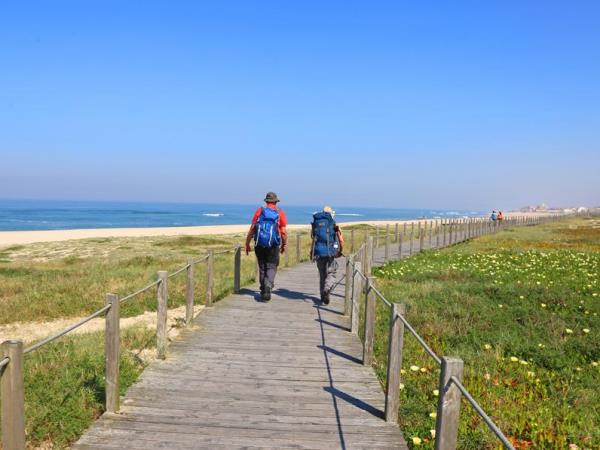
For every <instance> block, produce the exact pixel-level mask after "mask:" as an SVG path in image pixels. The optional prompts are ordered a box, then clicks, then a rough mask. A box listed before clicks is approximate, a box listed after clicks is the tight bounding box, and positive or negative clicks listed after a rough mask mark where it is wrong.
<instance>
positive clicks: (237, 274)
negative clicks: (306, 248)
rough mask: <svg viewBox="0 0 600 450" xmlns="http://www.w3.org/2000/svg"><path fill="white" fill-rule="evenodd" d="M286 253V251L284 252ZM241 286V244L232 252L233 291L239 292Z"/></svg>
mask: <svg viewBox="0 0 600 450" xmlns="http://www.w3.org/2000/svg"><path fill="white" fill-rule="evenodd" d="M286 254H287V252H286ZM241 288H242V246H241V245H239V244H238V245H237V246H236V247H235V253H234V254H233V293H234V294H239V293H240V289H241Z"/></svg>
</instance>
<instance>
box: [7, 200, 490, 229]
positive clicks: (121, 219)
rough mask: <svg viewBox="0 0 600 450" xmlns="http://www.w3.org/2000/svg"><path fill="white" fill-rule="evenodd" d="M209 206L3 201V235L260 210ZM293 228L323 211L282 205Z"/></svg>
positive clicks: (225, 217) (427, 212)
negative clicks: (25, 231) (22, 231)
mask: <svg viewBox="0 0 600 450" xmlns="http://www.w3.org/2000/svg"><path fill="white" fill-rule="evenodd" d="M258 206H259V205H258V204H255V205H231V204H209V203H196V204H195V203H142V202H136V203H132V202H131V203H130V202H85V201H49V200H43V201H42V200H0V231H18V230H72V229H85V228H88V229H89V228H137V227H181V226H195V225H229V224H245V223H249V221H250V219H251V217H252V214H253V213H254V211H255V210H256V208H257V207H258ZM281 207H282V209H284V210H285V213H286V215H287V218H288V222H289V223H293V224H301V223H310V221H311V218H312V214H313V213H314V212H315V211H318V210H320V208H321V207H322V206H321V207H320V206H294V205H286V204H281ZM334 209H335V210H336V220H337V221H338V222H350V221H361V220H406V219H420V218H427V219H432V218H446V219H449V218H457V217H471V216H480V215H482V214H483V212H481V211H465V210H458V209H456V210H441V209H406V208H399V209H394V208H365V207H340V208H335V207H334Z"/></svg>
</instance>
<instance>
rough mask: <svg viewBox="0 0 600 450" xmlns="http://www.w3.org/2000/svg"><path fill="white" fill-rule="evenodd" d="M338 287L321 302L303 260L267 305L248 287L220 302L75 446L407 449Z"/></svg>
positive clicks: (281, 279)
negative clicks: (365, 358) (388, 420)
mask: <svg viewBox="0 0 600 450" xmlns="http://www.w3.org/2000/svg"><path fill="white" fill-rule="evenodd" d="M381 251H382V249H379V251H378V256H380V255H379V253H381ZM343 274H344V265H343V261H340V267H339V270H338V276H340V277H342V276H343ZM343 296H344V284H343V282H341V283H340V284H339V285H338V287H337V288H336V290H335V292H334V295H332V298H331V303H330V304H329V305H328V306H320V302H319V293H318V274H317V269H316V267H315V266H314V265H313V264H310V263H304V264H300V265H298V266H296V267H294V268H292V269H287V270H282V271H280V273H279V274H278V277H277V280H276V287H275V290H274V295H273V298H272V300H271V301H270V302H268V303H264V302H261V301H259V300H258V296H257V294H256V292H255V291H253V290H249V289H246V290H242V292H241V293H240V294H239V295H231V296H229V297H227V298H225V299H223V300H221V301H219V302H218V303H217V304H215V306H213V307H212V308H207V309H205V310H204V311H203V312H202V313H201V314H200V315H199V316H198V318H197V319H196V322H195V323H196V325H197V329H193V330H185V331H184V332H183V333H181V335H180V336H179V337H178V338H177V339H176V340H175V341H174V342H173V343H172V344H171V346H170V348H169V353H168V357H167V359H166V360H164V361H154V362H153V363H151V364H150V366H149V367H148V368H147V369H146V370H145V371H144V373H143V374H142V375H141V377H140V379H139V381H138V382H137V383H136V384H134V385H133V386H132V387H130V388H129V390H128V392H127V394H126V396H125V398H124V399H123V401H122V407H121V411H120V412H119V413H118V414H111V413H105V414H104V415H103V416H102V417H101V418H100V419H99V420H98V421H97V422H96V423H95V424H94V425H93V426H92V427H91V428H90V429H89V430H88V431H87V432H86V433H85V434H84V436H83V437H82V438H81V439H80V440H79V441H78V443H77V444H76V445H75V446H74V448H75V449H79V450H91V449H98V450H100V449H117V448H118V449H124V448H128V449H151V448H161V449H192V448H194V449H195V448H207V449H221V448H222V449H225V448H227V449H236V448H239V449H241V448H244V449H258V448H265V449H276V448H277V449H327V450H332V449H338V448H339V449H406V448H407V446H406V443H405V441H404V439H403V437H402V434H401V432H400V430H399V428H398V426H397V425H395V424H392V423H386V422H385V420H384V419H383V411H384V394H383V390H382V387H381V385H380V383H379V381H378V380H377V377H376V375H375V372H374V371H373V369H372V368H371V367H365V366H363V365H362V362H361V358H362V350H363V347H362V344H361V342H360V340H359V338H358V337H357V336H356V335H353V334H351V333H350V332H349V326H350V318H348V317H345V316H344V315H343V311H344V298H343Z"/></svg>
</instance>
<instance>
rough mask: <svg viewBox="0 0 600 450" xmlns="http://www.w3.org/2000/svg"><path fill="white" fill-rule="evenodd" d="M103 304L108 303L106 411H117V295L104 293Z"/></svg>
mask: <svg viewBox="0 0 600 450" xmlns="http://www.w3.org/2000/svg"><path fill="white" fill-rule="evenodd" d="M105 304H106V305H110V309H109V310H108V311H107V312H106V332H105V333H104V348H105V356H104V357H105V362H106V411H108V412H113V413H114V412H117V411H119V361H120V357H119V342H120V330H121V329H120V325H119V323H120V317H121V314H120V311H119V309H120V308H119V306H120V303H119V297H118V296H117V295H115V294H106V299H105Z"/></svg>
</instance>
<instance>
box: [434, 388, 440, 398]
mask: <svg viewBox="0 0 600 450" xmlns="http://www.w3.org/2000/svg"><path fill="white" fill-rule="evenodd" d="M433 395H435V396H436V397H437V396H438V395H440V391H439V390H438V389H434V390H433Z"/></svg>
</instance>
